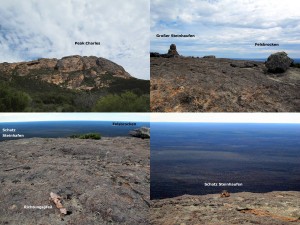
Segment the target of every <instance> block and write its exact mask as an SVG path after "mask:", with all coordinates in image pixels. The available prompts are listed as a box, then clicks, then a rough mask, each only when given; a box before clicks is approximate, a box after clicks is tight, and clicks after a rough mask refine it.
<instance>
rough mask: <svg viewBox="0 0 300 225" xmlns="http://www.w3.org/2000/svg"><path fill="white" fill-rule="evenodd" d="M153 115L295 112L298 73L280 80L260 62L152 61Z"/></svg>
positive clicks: (294, 70) (299, 99) (298, 103)
mask: <svg viewBox="0 0 300 225" xmlns="http://www.w3.org/2000/svg"><path fill="white" fill-rule="evenodd" d="M150 83H151V89H150V92H151V104H150V106H151V111H152V112H299V111H300V91H299V90H300V69H299V68H294V67H291V68H289V69H288V70H287V71H286V72H285V73H282V74H280V76H278V75H276V74H273V73H269V72H268V71H267V68H266V67H265V64H264V63H263V62H254V61H245V60H231V59H221V58H185V57H179V58H163V57H152V58H151V81H150Z"/></svg>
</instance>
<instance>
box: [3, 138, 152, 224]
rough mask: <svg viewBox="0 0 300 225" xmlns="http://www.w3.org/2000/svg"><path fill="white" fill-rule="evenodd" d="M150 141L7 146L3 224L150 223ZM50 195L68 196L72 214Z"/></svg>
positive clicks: (62, 140)
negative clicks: (65, 210) (49, 207)
mask: <svg viewBox="0 0 300 225" xmlns="http://www.w3.org/2000/svg"><path fill="white" fill-rule="evenodd" d="M149 141H150V140H149V139H139V138H133V137H106V138H105V137H104V138H102V139H101V140H83V139H70V138H29V139H19V140H12V141H4V142H1V143H0V145H1V155H0V179H1V180H0V187H1V193H0V224H17V225H18V224H40V225H41V224H43V225H50V224H51V225H56V224H62V225H65V224H89V225H93V224H104V225H105V224H133V225H134V224H148V217H149V205H150V202H149V189H150V185H149V182H150V181H149V178H150V174H149V158H150V151H149ZM50 192H54V193H57V194H58V195H60V196H61V197H62V204H63V206H64V207H65V208H66V209H67V211H68V213H67V215H65V216H62V215H61V214H60V212H59V209H57V208H56V207H55V206H54V204H53V203H52V202H51V201H50V200H49V194H50ZM24 205H31V206H45V205H46V206H52V208H51V209H24Z"/></svg>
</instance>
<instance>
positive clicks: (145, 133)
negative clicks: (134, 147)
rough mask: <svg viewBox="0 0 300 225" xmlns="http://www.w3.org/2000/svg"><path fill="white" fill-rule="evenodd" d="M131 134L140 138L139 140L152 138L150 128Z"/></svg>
mask: <svg viewBox="0 0 300 225" xmlns="http://www.w3.org/2000/svg"><path fill="white" fill-rule="evenodd" d="M129 134H130V135H131V136H133V137H138V138H142V139H144V138H150V128H149V127H141V128H137V129H134V130H132V131H130V132H129Z"/></svg>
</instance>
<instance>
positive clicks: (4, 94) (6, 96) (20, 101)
mask: <svg viewBox="0 0 300 225" xmlns="http://www.w3.org/2000/svg"><path fill="white" fill-rule="evenodd" d="M30 101H31V98H30V96H29V95H28V94H27V93H25V92H21V91H17V90H14V89H13V88H11V87H9V86H7V85H6V84H4V83H0V111H1V112H23V111H25V109H26V107H28V106H29V104H30Z"/></svg>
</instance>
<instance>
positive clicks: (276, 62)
mask: <svg viewBox="0 0 300 225" xmlns="http://www.w3.org/2000/svg"><path fill="white" fill-rule="evenodd" d="M292 63H293V60H292V59H291V58H289V57H288V56H287V54H286V53H285V52H277V53H274V54H272V55H270V56H269V57H268V59H267V62H266V67H267V68H268V71H269V72H271V73H283V72H285V71H286V70H287V69H288V68H289V67H290V66H291V64H292Z"/></svg>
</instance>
